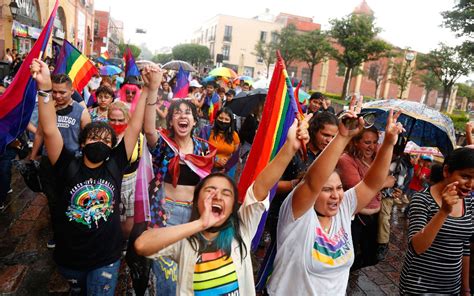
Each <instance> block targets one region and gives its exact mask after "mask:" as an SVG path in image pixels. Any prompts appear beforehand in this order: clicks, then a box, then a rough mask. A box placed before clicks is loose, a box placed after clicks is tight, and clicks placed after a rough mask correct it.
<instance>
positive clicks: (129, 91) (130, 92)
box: [125, 90, 137, 95]
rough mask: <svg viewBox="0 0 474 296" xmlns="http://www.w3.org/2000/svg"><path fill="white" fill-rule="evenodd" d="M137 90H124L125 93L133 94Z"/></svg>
mask: <svg viewBox="0 0 474 296" xmlns="http://www.w3.org/2000/svg"><path fill="white" fill-rule="evenodd" d="M136 93H137V92H136V91H133V90H126V91H125V94H127V95H135V94H136Z"/></svg>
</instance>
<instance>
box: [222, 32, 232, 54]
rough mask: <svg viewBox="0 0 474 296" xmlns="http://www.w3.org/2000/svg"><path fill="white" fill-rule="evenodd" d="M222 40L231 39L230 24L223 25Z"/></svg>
mask: <svg viewBox="0 0 474 296" xmlns="http://www.w3.org/2000/svg"><path fill="white" fill-rule="evenodd" d="M224 41H228V42H230V41H232V26H225V28H224ZM224 56H225V55H224Z"/></svg>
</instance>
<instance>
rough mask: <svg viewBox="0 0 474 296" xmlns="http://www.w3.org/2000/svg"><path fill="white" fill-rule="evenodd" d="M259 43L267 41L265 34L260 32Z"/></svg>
mask: <svg viewBox="0 0 474 296" xmlns="http://www.w3.org/2000/svg"><path fill="white" fill-rule="evenodd" d="M260 41H263V42H266V41H267V32H264V31H261V32H260Z"/></svg>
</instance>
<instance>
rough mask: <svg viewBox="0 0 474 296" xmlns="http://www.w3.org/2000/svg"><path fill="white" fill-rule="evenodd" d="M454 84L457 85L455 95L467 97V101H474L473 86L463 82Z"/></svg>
mask: <svg viewBox="0 0 474 296" xmlns="http://www.w3.org/2000/svg"><path fill="white" fill-rule="evenodd" d="M456 85H457V86H458V92H457V95H458V96H459V97H464V98H467V99H468V101H474V87H472V86H469V85H467V84H465V83H458V84H456Z"/></svg>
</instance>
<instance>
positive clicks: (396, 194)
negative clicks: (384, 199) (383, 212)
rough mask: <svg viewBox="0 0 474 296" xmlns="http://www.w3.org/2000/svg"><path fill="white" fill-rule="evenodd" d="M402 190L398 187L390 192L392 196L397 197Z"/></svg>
mask: <svg viewBox="0 0 474 296" xmlns="http://www.w3.org/2000/svg"><path fill="white" fill-rule="evenodd" d="M402 193H403V191H402V190H401V189H400V188H394V189H393V192H392V197H393V198H399V197H400V196H402Z"/></svg>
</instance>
